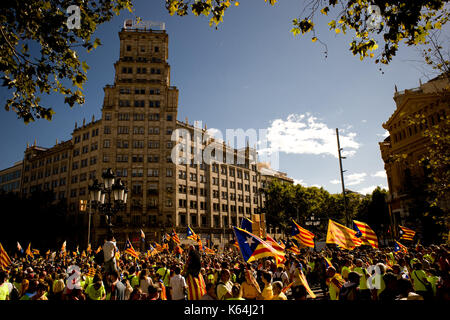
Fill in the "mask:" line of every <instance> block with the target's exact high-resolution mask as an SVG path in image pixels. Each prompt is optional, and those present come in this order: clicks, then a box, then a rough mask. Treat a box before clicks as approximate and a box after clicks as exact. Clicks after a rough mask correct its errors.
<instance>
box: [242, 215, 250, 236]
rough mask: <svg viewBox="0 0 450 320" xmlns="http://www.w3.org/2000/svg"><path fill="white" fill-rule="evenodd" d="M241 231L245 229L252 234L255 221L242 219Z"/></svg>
mask: <svg viewBox="0 0 450 320" xmlns="http://www.w3.org/2000/svg"><path fill="white" fill-rule="evenodd" d="M241 229H244V230H246V231H248V232H250V233H252V232H253V221H252V220H250V219H248V218H242V221H241Z"/></svg>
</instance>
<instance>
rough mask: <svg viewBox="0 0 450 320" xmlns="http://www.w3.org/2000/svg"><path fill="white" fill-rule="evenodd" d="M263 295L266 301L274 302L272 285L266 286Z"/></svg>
mask: <svg viewBox="0 0 450 320" xmlns="http://www.w3.org/2000/svg"><path fill="white" fill-rule="evenodd" d="M261 295H262V297H263V298H264V300H272V298H273V291H272V285H271V284H268V285H266V286H265V287H264V289H263V291H262V292H261Z"/></svg>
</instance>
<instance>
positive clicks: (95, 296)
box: [86, 274, 106, 300]
mask: <svg viewBox="0 0 450 320" xmlns="http://www.w3.org/2000/svg"><path fill="white" fill-rule="evenodd" d="M86 296H87V297H88V298H89V299H90V300H105V299H106V290H105V286H104V285H103V281H102V279H101V277H100V276H99V275H98V274H96V275H95V277H94V281H93V283H91V284H90V285H88V286H87V288H86Z"/></svg>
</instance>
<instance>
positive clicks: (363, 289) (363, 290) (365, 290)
mask: <svg viewBox="0 0 450 320" xmlns="http://www.w3.org/2000/svg"><path fill="white" fill-rule="evenodd" d="M353 271H355V272H356V273H358V274H359V275H360V276H361V278H360V280H359V294H360V298H361V300H370V290H369V287H368V286H367V279H368V278H369V277H370V275H369V273H368V272H367V270H366V268H364V267H363V261H362V260H361V259H356V261H355V268H354V269H353Z"/></svg>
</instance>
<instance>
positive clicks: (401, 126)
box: [379, 75, 450, 224]
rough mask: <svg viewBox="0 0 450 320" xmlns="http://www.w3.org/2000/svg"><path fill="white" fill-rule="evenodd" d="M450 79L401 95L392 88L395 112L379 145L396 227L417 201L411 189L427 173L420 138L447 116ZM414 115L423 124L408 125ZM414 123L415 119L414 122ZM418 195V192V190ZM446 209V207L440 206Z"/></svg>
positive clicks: (425, 142)
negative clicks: (422, 161)
mask: <svg viewBox="0 0 450 320" xmlns="http://www.w3.org/2000/svg"><path fill="white" fill-rule="evenodd" d="M449 86H450V82H449V78H448V77H447V76H443V75H442V76H439V77H437V78H435V79H432V80H431V81H429V82H427V83H424V84H422V83H421V84H420V87H418V88H415V89H408V90H404V91H401V92H398V91H397V87H396V88H395V89H396V90H395V95H394V101H395V104H396V110H395V112H394V113H393V114H392V116H391V117H390V118H389V120H388V121H386V123H384V124H383V128H384V129H385V130H387V131H389V136H388V137H387V138H386V139H385V140H384V141H383V142H380V143H379V145H380V149H381V155H382V158H383V161H384V163H385V170H386V174H387V179H388V186H389V194H390V195H389V199H388V203H389V205H390V209H391V213H392V216H393V218H394V219H395V221H393V222H394V223H397V224H404V223H405V220H407V219H406V217H408V216H409V214H410V211H411V208H412V204H413V202H414V200H416V197H415V193H414V192H416V193H417V190H416V191H414V190H413V188H414V186H417V185H422V186H424V185H426V184H425V183H424V181H425V177H426V173H427V169H426V167H425V165H424V164H422V163H421V162H420V160H421V159H422V157H423V155H424V154H425V153H426V150H427V147H428V145H429V140H428V139H427V138H426V137H425V136H423V132H424V130H426V129H427V128H428V127H429V126H434V125H436V124H438V123H440V122H441V118H442V117H443V116H445V115H448V114H449V107H450V98H449ZM416 115H424V116H425V119H424V120H425V121H424V123H417V121H413V122H411V121H410V119H414V118H415V117H416ZM416 119H417V118H416ZM419 191H420V190H419ZM440 205H441V207H442V208H449V204H448V203H441V204H440Z"/></svg>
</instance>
